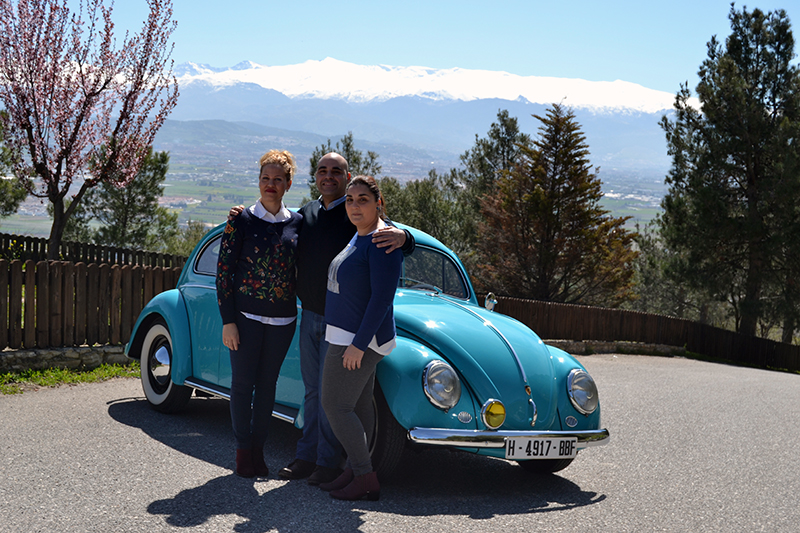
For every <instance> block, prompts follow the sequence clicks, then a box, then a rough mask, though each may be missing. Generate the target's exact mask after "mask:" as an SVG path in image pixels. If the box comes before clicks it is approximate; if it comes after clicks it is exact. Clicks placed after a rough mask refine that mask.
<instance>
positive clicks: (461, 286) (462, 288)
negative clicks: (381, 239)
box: [399, 246, 469, 299]
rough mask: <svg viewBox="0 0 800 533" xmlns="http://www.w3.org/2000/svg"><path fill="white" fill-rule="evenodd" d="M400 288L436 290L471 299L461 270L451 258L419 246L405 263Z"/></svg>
mask: <svg viewBox="0 0 800 533" xmlns="http://www.w3.org/2000/svg"><path fill="white" fill-rule="evenodd" d="M399 287H401V288H405V289H420V290H435V291H437V292H442V293H444V294H449V295H450V296H455V297H456V298H463V299H467V298H469V294H468V292H467V285H466V283H465V281H464V277H463V275H462V274H461V270H460V269H459V268H458V266H457V265H456V264H455V263H454V262H453V260H452V259H450V257H448V256H447V255H445V254H443V253H441V252H440V251H438V250H434V249H432V248H426V247H424V246H417V247H416V248H414V252H413V253H412V254H411V255H409V256H407V257H406V258H405V261H404V262H403V274H402V276H401V277H400V284H399Z"/></svg>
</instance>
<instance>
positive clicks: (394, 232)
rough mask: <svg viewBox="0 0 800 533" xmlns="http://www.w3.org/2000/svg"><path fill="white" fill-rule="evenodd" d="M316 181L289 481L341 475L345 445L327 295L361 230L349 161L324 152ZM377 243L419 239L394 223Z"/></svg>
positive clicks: (306, 240) (303, 241) (306, 215)
mask: <svg viewBox="0 0 800 533" xmlns="http://www.w3.org/2000/svg"><path fill="white" fill-rule="evenodd" d="M314 175H315V181H316V184H317V188H318V189H319V191H320V197H319V199H318V200H313V201H311V202H309V203H308V204H306V205H304V206H303V207H301V208H300V213H301V214H302V215H303V226H302V229H301V231H300V238H299V240H298V247H297V254H298V255H297V296H298V297H299V298H300V302H301V303H302V306H303V314H302V318H301V320H300V331H299V341H300V368H301V372H302V375H303V384H304V385H305V399H304V404H303V436H302V437H301V439H300V440H299V441H298V442H297V452H296V455H295V459H294V461H292V463H291V464H289V465H288V466H287V467H285V468H282V469H281V470H280V471H279V472H278V476H280V477H282V478H284V479H302V478H306V477H308V483H309V484H310V485H319V484H320V483H327V482H329V481H332V480H334V479H336V477H337V476H338V475H339V474H340V473H341V470H340V468H339V463H340V462H341V459H342V448H341V445H340V444H339V442H338V441H337V439H336V437H335V436H334V435H333V431H332V430H331V427H330V424H329V423H328V419H327V417H326V416H325V412H324V411H323V409H322V406H321V405H320V386H321V384H322V368H323V364H324V361H325V354H326V352H327V350H328V343H327V342H325V295H326V293H327V283H328V265H329V264H330V262H331V261H332V260H333V258H334V257H336V255H337V254H338V253H339V252H341V251H342V249H343V248H344V247H345V246H346V245H347V243H348V242H349V241H350V239H351V238H352V237H353V235H354V234H355V233H356V228H355V226H353V225H352V224H351V223H350V220H349V219H348V218H347V212H346V211H345V205H344V201H345V188H346V186H347V182H348V181H349V180H350V172H349V171H348V165H347V160H346V159H345V158H344V157H342V156H341V155H339V154H337V153H333V152H332V153H329V154H326V155H324V156H323V157H322V158H321V159H320V160H319V162H318V163H317V168H316V171H315V174H314ZM373 242H375V243H377V245H378V247H381V248H386V250H387V252H389V251H392V250H394V249H396V248H403V251H404V253H406V254H408V253H410V251H411V250H413V248H414V239H413V237H411V234H410V233H408V232H407V231H404V230H400V229H398V228H395V227H389V228H386V229H385V230H382V231H380V232H378V233H375V235H374V237H373Z"/></svg>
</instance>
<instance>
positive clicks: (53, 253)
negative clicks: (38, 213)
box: [47, 197, 67, 261]
mask: <svg viewBox="0 0 800 533" xmlns="http://www.w3.org/2000/svg"><path fill="white" fill-rule="evenodd" d="M51 202H52V203H53V225H52V227H51V228H50V238H49V239H48V241H47V259H48V260H50V261H57V260H58V259H60V254H59V251H60V250H61V239H62V237H63V235H64V229H65V228H66V227H67V216H66V213H64V199H63V198H60V197H58V198H55V199H51Z"/></svg>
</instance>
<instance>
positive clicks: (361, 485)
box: [331, 472, 381, 502]
mask: <svg viewBox="0 0 800 533" xmlns="http://www.w3.org/2000/svg"><path fill="white" fill-rule="evenodd" d="M380 497H381V486H380V485H379V484H378V475H377V474H376V473H375V472H370V473H369V474H364V475H362V476H355V477H354V478H353V481H351V482H350V484H349V485H347V486H346V487H345V488H343V489H340V490H334V491H331V498H336V499H337V500H363V499H367V500H370V501H373V502H374V501H377V500H378V499H379V498H380Z"/></svg>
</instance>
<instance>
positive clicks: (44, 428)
mask: <svg viewBox="0 0 800 533" xmlns="http://www.w3.org/2000/svg"><path fill="white" fill-rule="evenodd" d="M581 361H582V362H583V363H584V364H585V365H586V367H587V368H588V369H589V371H590V372H591V373H592V375H593V376H594V377H595V380H596V381H597V383H598V386H599V388H600V399H601V405H602V408H603V423H604V425H605V426H606V427H608V428H609V430H610V431H611V435H612V438H611V442H610V443H609V444H608V445H606V446H603V447H599V448H593V449H590V450H586V451H583V452H581V453H580V455H579V456H578V459H577V460H576V461H575V462H574V463H573V464H572V465H571V466H570V467H569V468H567V469H566V470H564V471H562V472H560V473H559V474H558V475H552V476H543V477H536V476H532V475H529V474H527V473H526V472H524V471H523V470H522V469H521V468H519V467H517V466H516V465H514V464H513V463H507V462H505V461H502V460H493V459H486V458H478V457H475V456H472V455H467V454H460V453H450V452H446V451H441V450H435V451H427V452H425V453H422V454H413V453H412V454H407V455H406V457H405V458H404V460H403V463H402V465H401V467H400V469H399V473H398V474H396V475H395V476H393V477H392V478H391V479H386V480H383V483H382V494H381V500H380V501H378V502H340V501H334V500H331V499H330V498H329V497H328V496H327V495H326V494H325V493H322V492H321V491H319V490H318V489H316V488H312V487H309V486H308V485H306V484H305V483H304V482H297V481H294V482H286V481H282V480H279V479H278V478H277V477H275V476H274V474H273V475H272V476H271V477H270V478H269V479H268V480H266V481H253V480H245V479H241V478H238V477H236V476H235V475H233V474H232V473H231V468H232V466H233V439H232V436H231V432H230V419H229V415H228V404H227V402H225V401H224V400H217V399H211V400H199V399H198V400H194V399H193V400H192V401H191V402H190V405H189V408H188V409H187V410H186V411H185V412H184V413H182V414H179V415H172V416H167V415H161V414H159V413H156V412H155V411H153V410H151V409H150V408H149V406H148V405H147V403H146V401H145V400H144V397H143V394H142V392H141V389H140V385H139V382H138V380H132V379H127V380H126V379H118V380H114V381H110V382H106V383H99V384H89V385H78V386H69V387H60V388H57V389H42V390H39V391H35V392H26V393H25V394H23V395H17V396H3V397H0V424H2V425H1V426H0V428H1V429H0V453H1V454H2V455H1V456H0V464H1V465H2V466H0V470H2V472H0V531H2V532H6V531H8V532H26V533H27V532H34V531H48V532H49V531H53V532H56V531H57V532H64V531H69V532H73V531H75V532H94V531H97V532H103V533H108V532H123V531H124V532H127V531H136V532H138V531H142V532H144V531H146V532H158V531H184V530H187V531H188V530H190V531H214V532H218V531H237V532H266V531H280V532H314V531H355V530H359V531H370V532H373V531H385V532H392V533H396V532H400V531H414V532H439V531H447V532H473V531H474V532H486V531H497V532H504V533H506V532H511V531H580V532H584V533H585V532H593V531H614V532H616V531H636V532H639V531H692V532H694V531H726V532H727V531H748V532H750V531H770V532H779V531H797V530H798V528H799V527H800V505H798V503H797V501H798V498H800V460H799V459H798V452H797V447H798V445H800V375H793V374H783V373H778V372H769V371H763V370H753V369H746V368H737V367H732V366H725V365H718V364H712V363H704V362H698V361H692V360H687V359H681V358H658V357H638V356H623V355H619V356H613V355H593V356H590V357H582V358H581ZM298 433H299V432H298V431H297V430H296V429H294V428H293V427H291V426H289V425H288V424H285V423H281V422H278V421H277V420H276V421H275V423H274V425H273V434H272V438H271V441H270V443H269V457H270V459H269V460H268V463H269V464H270V467H271V468H273V470H275V471H277V470H278V469H279V468H280V467H282V466H284V465H285V464H286V463H288V462H289V461H290V460H291V459H292V456H293V453H294V442H295V441H296V439H297V436H298Z"/></svg>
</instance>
